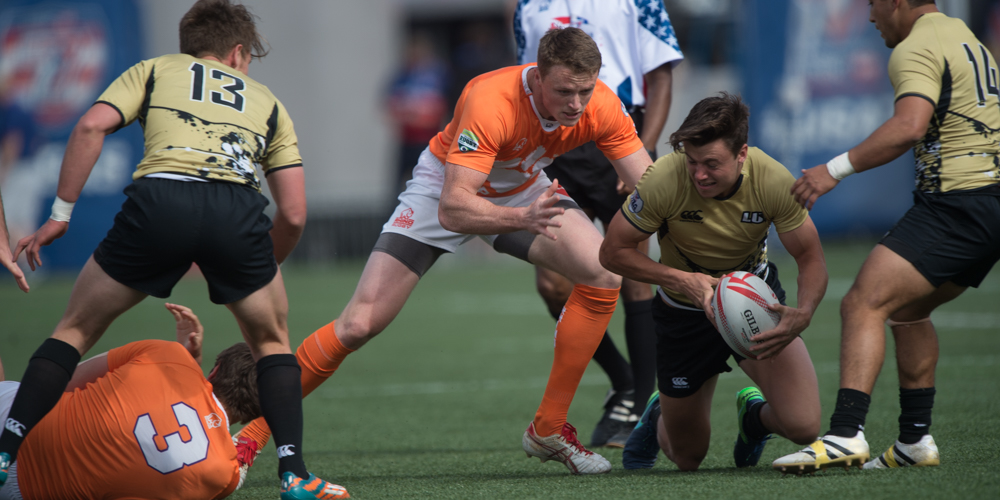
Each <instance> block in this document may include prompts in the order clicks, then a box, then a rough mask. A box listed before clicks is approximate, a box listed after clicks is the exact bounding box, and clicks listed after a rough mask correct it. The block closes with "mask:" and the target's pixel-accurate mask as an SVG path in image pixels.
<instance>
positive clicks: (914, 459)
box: [864, 434, 941, 470]
mask: <svg viewBox="0 0 1000 500" xmlns="http://www.w3.org/2000/svg"><path fill="white" fill-rule="evenodd" d="M940 464H941V455H940V454H939V453H938V447H937V444H935V443H934V438H932V437H931V435H930V434H925V435H924V437H922V438H920V441H917V442H916V443H913V444H903V443H900V442H899V441H896V444H895V445H893V446H892V448H889V449H888V450H885V453H883V454H882V455H880V456H879V457H878V458H876V459H875V460H872V461H870V462H868V463H866V464H865V465H864V469H865V470H868V469H892V468H896V467H927V466H931V465H940Z"/></svg>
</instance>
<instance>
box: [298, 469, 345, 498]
mask: <svg viewBox="0 0 1000 500" xmlns="http://www.w3.org/2000/svg"><path fill="white" fill-rule="evenodd" d="M341 498H351V495H348V494H347V490H346V489H344V487H343V486H340V485H336V484H333V483H330V482H327V481H324V480H322V479H320V478H318V477H316V474H313V473H309V478H307V479H302V478H301V477H299V476H296V475H295V473H294V472H286V473H284V474H282V476H281V500H335V499H341Z"/></svg>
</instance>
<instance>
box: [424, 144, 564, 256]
mask: <svg viewBox="0 0 1000 500" xmlns="http://www.w3.org/2000/svg"><path fill="white" fill-rule="evenodd" d="M444 168H445V170H444V187H443V188H442V189H441V203H440V204H439V205H438V220H440V221H441V227H443V228H445V229H447V230H449V231H454V232H456V233H462V234H503V233H512V232H514V231H521V230H527V231H530V232H531V233H533V234H541V235H543V236H545V237H548V238H551V239H553V240H554V239H556V237H555V235H554V234H552V232H551V231H549V230H548V228H550V227H559V226H561V225H562V224H561V223H560V222H559V221H557V220H553V219H552V217H555V216H557V215H561V214H563V213H564V212H565V211H566V210H565V209H562V208H557V207H553V205H554V204H555V203H556V202H557V201H559V197H558V196H557V195H556V190H557V189H559V182H558V180H557V181H555V182H553V183H552V185H551V186H549V189H547V190H546V191H545V193H542V195H541V196H539V197H538V199H536V200H535V201H534V202H533V203H532V204H531V205H530V206H528V207H501V206H497V205H494V204H492V203H490V202H489V201H487V200H485V199H483V198H482V197H480V196H477V195H476V193H477V192H478V191H479V188H481V187H483V184H484V183H485V182H486V178H487V174H484V173H482V172H480V171H478V170H473V169H471V168H468V167H463V166H461V165H456V164H454V163H446V164H445V167H444Z"/></svg>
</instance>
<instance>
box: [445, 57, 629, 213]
mask: <svg viewBox="0 0 1000 500" xmlns="http://www.w3.org/2000/svg"><path fill="white" fill-rule="evenodd" d="M533 67H535V64H526V65H523V66H511V67H507V68H501V69H498V70H496V71H491V72H489V73H485V74H482V75H480V76H478V77H476V78H474V79H473V80H472V81H470V82H469V83H468V84H467V85H466V86H465V89H464V90H463V91H462V95H461V97H459V99H458V103H457V104H456V105H455V117H454V118H452V120H451V123H449V124H448V126H447V127H445V129H444V130H443V131H441V132H439V133H438V134H437V136H435V137H434V138H433V139H431V142H430V150H431V153H433V154H434V156H435V157H437V159H438V160H440V161H441V163H449V162H450V163H454V164H456V165H462V166H463V167H468V168H471V169H474V170H477V171H479V172H483V173H484V174H488V175H489V176H488V177H487V179H486V182H485V184H483V187H482V188H480V190H479V195H480V196H485V197H490V198H497V197H503V196H511V195H515V194H517V193H519V192H521V191H524V190H525V189H527V188H528V186H530V185H531V184H533V183H534V182H535V181H536V180H537V179H538V176H539V174H540V173H541V171H542V169H543V168H545V167H547V166H548V165H549V164H551V163H552V159H553V158H555V157H557V156H559V155H561V154H563V153H565V152H567V151H569V150H571V149H573V148H576V147H577V146H580V145H583V144H585V143H587V142H590V141H595V142H596V143H597V147H598V148H599V149H600V150H601V151H602V152H603V153H604V155H605V156H607V157H608V159H609V160H617V159H619V158H623V157H625V156H628V155H630V154H632V153H635V152H636V151H638V150H639V149H640V148H642V147H643V145H642V141H640V140H639V136H638V135H637V134H636V131H635V124H634V123H633V122H632V118H631V117H630V116H629V115H628V112H627V111H626V110H625V106H624V105H623V104H622V102H621V100H619V99H618V96H617V95H615V93H614V92H612V91H611V89H609V88H608V87H607V85H605V84H604V83H603V82H601V81H600V80H598V81H597V86H596V87H595V88H594V93H593V96H592V97H591V99H590V103H589V104H587V108H586V109H585V110H584V112H583V116H581V117H580V121H578V122H577V124H576V125H575V126H573V127H563V126H560V125H559V123H558V122H555V121H551V120H546V119H544V118H543V117H542V116H541V115H539V114H538V111H537V110H536V108H535V102H534V97H533V96H532V95H531V89H530V88H529V87H528V70H530V69H531V68H533Z"/></svg>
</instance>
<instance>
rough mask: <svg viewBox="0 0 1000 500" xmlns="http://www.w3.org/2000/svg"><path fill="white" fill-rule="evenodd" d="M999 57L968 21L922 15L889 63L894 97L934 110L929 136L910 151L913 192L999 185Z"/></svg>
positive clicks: (946, 190) (943, 16) (932, 191)
mask: <svg viewBox="0 0 1000 500" xmlns="http://www.w3.org/2000/svg"><path fill="white" fill-rule="evenodd" d="M998 71H1000V70H998V69H997V62H996V59H995V58H994V57H993V55H992V54H990V51H989V50H987V49H986V47H985V46H984V45H983V44H982V43H980V42H979V40H978V39H976V36H975V35H973V34H972V32H971V31H969V28H968V27H966V25H965V23H964V22H962V21H961V20H960V19H955V18H951V17H948V16H945V15H944V14H941V13H939V12H935V13H931V14H924V15H923V16H921V17H920V18H919V19H917V21H916V23H914V25H913V29H912V30H911V31H910V34H909V36H907V37H906V39H905V40H903V41H902V42H900V44H899V45H897V46H896V48H895V50H893V51H892V56H891V57H890V58H889V78H890V80H892V86H893V88H894V89H895V92H896V100H897V101H898V100H899V99H902V98H903V97H906V96H918V97H922V98H924V99H927V100H928V101H930V102H931V104H933V105H934V115H933V116H932V117H931V123H930V126H929V127H928V128H927V134H926V135H924V138H923V139H922V140H921V141H920V143H918V144H917V145H916V146H914V148H913V154H914V156H915V159H916V174H917V180H916V184H917V189H919V190H920V191H924V192H927V193H939V192H948V191H961V190H968V189H976V188H981V187H985V186H989V185H992V184H996V183H997V182H998V181H1000V156H998V155H1000V91H998V87H1000V82H998V79H1000V75H998Z"/></svg>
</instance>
